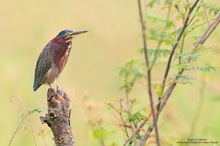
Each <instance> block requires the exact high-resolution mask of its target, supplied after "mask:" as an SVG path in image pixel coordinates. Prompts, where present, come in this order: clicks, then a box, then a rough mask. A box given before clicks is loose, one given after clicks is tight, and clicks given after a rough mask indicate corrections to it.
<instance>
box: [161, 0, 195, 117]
mask: <svg viewBox="0 0 220 146" xmlns="http://www.w3.org/2000/svg"><path fill="white" fill-rule="evenodd" d="M198 2H199V0H196V1H195V3H194V4H193V5H192V7H191V8H190V9H189V12H188V14H187V17H186V20H185V22H184V24H183V27H182V29H181V31H180V33H179V35H178V37H177V40H176V42H175V44H174V45H173V47H172V49H171V53H170V56H169V58H168V62H167V66H166V70H165V73H164V77H163V81H162V87H161V88H162V91H164V88H165V84H166V81H167V76H168V74H169V71H170V66H171V61H172V59H173V56H174V53H175V51H176V48H177V46H178V45H179V41H180V40H181V38H182V36H183V35H184V31H185V30H186V28H187V26H188V22H189V19H190V15H191V13H192V12H193V10H194V9H195V8H196V5H197V4H198ZM192 19H193V18H192ZM192 19H191V20H192ZM161 98H162V97H159V100H160V99H161ZM159 109H160V104H158V107H157V117H158V115H159V114H160V113H159Z"/></svg>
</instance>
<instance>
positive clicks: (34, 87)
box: [33, 82, 42, 91]
mask: <svg viewBox="0 0 220 146" xmlns="http://www.w3.org/2000/svg"><path fill="white" fill-rule="evenodd" d="M41 85H42V84H40V83H38V82H34V86H33V89H34V91H36V90H37V89H38V88H39V87H40V86H41Z"/></svg>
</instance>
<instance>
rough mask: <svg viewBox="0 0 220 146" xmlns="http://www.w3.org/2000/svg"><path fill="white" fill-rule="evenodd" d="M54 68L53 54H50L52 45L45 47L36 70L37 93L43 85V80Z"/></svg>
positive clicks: (35, 84)
mask: <svg viewBox="0 0 220 146" xmlns="http://www.w3.org/2000/svg"><path fill="white" fill-rule="evenodd" d="M51 67H52V60H51V53H50V45H47V46H45V47H44V49H43V51H42V52H41V54H40V56H39V58H38V60H37V64H36V68H35V76H34V86H33V88H34V91H36V90H37V89H38V88H39V87H40V86H41V85H42V84H43V83H42V79H43V78H44V76H45V75H46V73H47V72H48V71H49V70H50V69H51Z"/></svg>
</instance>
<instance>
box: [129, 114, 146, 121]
mask: <svg viewBox="0 0 220 146" xmlns="http://www.w3.org/2000/svg"><path fill="white" fill-rule="evenodd" d="M141 120H144V116H143V115H142V114H141V113H139V112H136V113H134V114H133V115H131V116H130V119H129V122H136V121H141Z"/></svg>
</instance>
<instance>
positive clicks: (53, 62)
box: [33, 30, 87, 91]
mask: <svg viewBox="0 0 220 146" xmlns="http://www.w3.org/2000/svg"><path fill="white" fill-rule="evenodd" d="M85 32H87V31H86V30H83V31H72V30H63V31H61V32H60V33H59V34H58V35H57V36H56V37H55V38H54V39H52V40H51V41H50V42H49V43H48V44H47V45H46V46H45V47H44V49H43V50H42V52H41V54H40V56H39V57H38V60H37V64H36V68H35V77H34V86H33V88H34V91H36V90H37V89H38V88H39V87H40V86H41V85H42V84H45V83H47V84H48V85H49V86H50V87H51V84H52V83H53V82H54V80H55V79H56V78H57V77H58V76H59V75H60V73H61V72H62V70H63V68H64V67H65V65H66V63H67V60H68V57H69V54H70V50H71V47H72V39H73V38H74V37H75V36H76V35H79V34H81V33H85Z"/></svg>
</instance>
